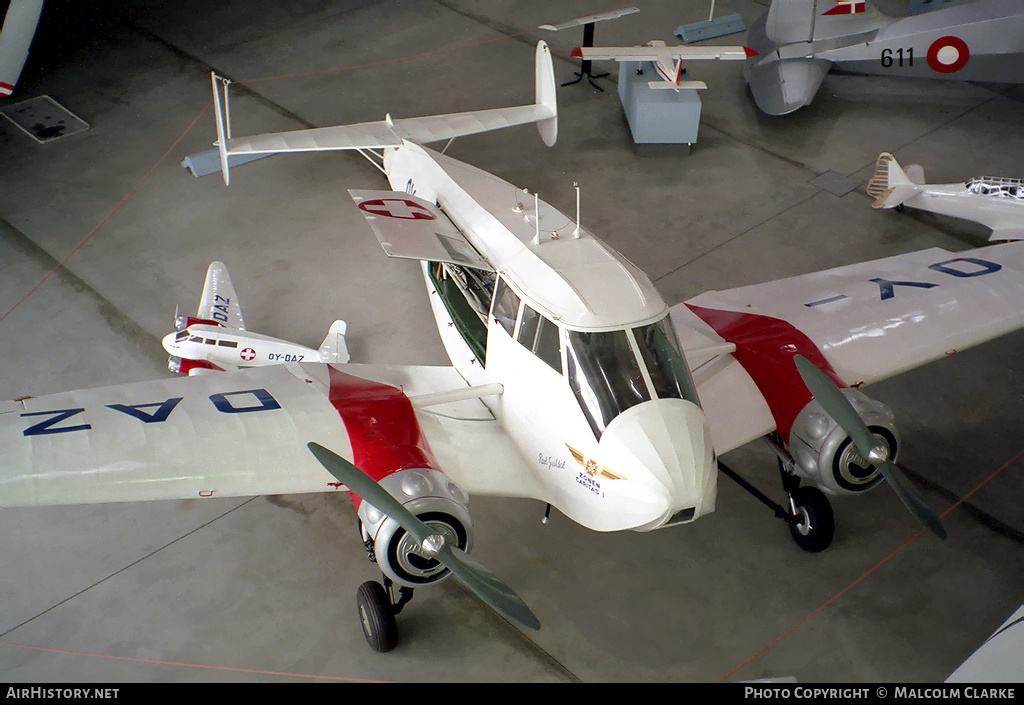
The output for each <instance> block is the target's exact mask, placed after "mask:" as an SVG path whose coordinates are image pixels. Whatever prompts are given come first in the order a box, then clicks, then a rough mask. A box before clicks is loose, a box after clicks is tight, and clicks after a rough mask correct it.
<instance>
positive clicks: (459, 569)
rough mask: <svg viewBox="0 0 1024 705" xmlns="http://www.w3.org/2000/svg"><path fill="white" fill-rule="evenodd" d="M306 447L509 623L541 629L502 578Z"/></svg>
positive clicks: (329, 454)
mask: <svg viewBox="0 0 1024 705" xmlns="http://www.w3.org/2000/svg"><path fill="white" fill-rule="evenodd" d="M306 445H307V447H308V448H309V450H310V452H312V453H313V455H314V456H316V459H317V460H319V461H320V464H321V465H323V466H324V467H325V468H326V469H327V472H329V473H331V474H332V475H333V476H334V477H335V478H337V479H338V481H339V482H341V483H342V484H344V485H345V487H347V488H348V489H349V490H350V491H352V492H355V493H356V494H357V495H359V496H360V497H361V498H362V499H363V500H365V501H367V502H369V503H370V504H372V505H373V506H374V507H376V508H377V509H379V510H380V511H381V512H383V513H384V514H387V515H388V516H389V517H391V518H392V519H394V520H395V521H396V522H398V524H399V526H401V527H402V528H403V529H405V530H406V531H407V532H409V534H410V535H411V536H412V537H413V538H414V539H416V541H417V542H418V543H419V544H420V547H421V548H422V550H423V552H424V553H425V554H426V555H429V556H431V557H432V558H435V559H436V560H438V561H440V562H441V563H442V564H443V565H444V566H445V567H446V568H447V569H448V570H450V571H451V572H452V575H454V576H455V577H456V578H458V579H459V581H460V582H462V584H464V585H465V586H466V587H468V588H469V589H470V590H472V591H473V592H474V593H476V595H477V596H478V597H479V598H480V599H482V600H483V601H484V602H486V603H487V604H488V605H490V606H491V607H493V608H494V609H495V610H497V611H498V612H499V613H500V614H502V615H503V616H505V617H507V618H508V619H511V620H512V621H514V622H516V623H518V624H521V625H523V626H524V627H529V628H530V629H540V621H539V620H538V619H537V617H536V616H535V615H534V614H533V612H531V611H530V608H529V607H527V606H526V603H525V602H523V600H522V599H521V598H520V597H519V596H518V595H516V594H515V593H514V592H513V591H512V588H510V587H509V586H508V585H506V584H505V583H504V582H502V581H501V579H500V578H498V577H497V576H496V575H494V574H493V573H491V572H490V571H489V570H487V569H486V568H484V567H483V566H482V565H480V564H479V563H477V562H476V561H475V560H473V559H472V558H470V557H469V554H467V553H466V552H465V551H463V550H462V549H460V548H459V547H458V546H451V545H449V544H448V543H447V542H446V541H445V538H444V537H443V536H442V535H441V534H439V533H437V532H435V531H432V530H431V528H430V527H429V526H427V525H426V524H425V523H423V522H422V521H420V520H419V518H417V517H416V515H414V514H413V513H412V512H410V511H409V510H408V509H406V508H405V507H404V506H403V505H402V504H401V503H400V502H399V501H398V500H397V499H395V498H394V497H392V496H391V495H390V494H389V493H388V491H387V490H385V489H384V488H383V487H381V486H380V485H378V484H377V483H376V482H374V481H373V480H372V479H370V478H369V477H367V475H366V473H364V472H362V471H361V470H360V469H359V468H357V467H356V466H355V465H353V464H352V463H350V462H349V461H347V460H345V459H344V458H342V457H341V456H340V455H338V454H337V453H335V452H333V451H331V450H328V449H327V448H324V447H323V446H322V445H320V444H318V443H313V442H310V443H307V444H306Z"/></svg>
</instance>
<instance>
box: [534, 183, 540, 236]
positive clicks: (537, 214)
mask: <svg viewBox="0 0 1024 705" xmlns="http://www.w3.org/2000/svg"><path fill="white" fill-rule="evenodd" d="M533 220H534V222H535V223H536V225H537V235H536V239H537V244H540V197H539V196H538V195H537V194H533Z"/></svg>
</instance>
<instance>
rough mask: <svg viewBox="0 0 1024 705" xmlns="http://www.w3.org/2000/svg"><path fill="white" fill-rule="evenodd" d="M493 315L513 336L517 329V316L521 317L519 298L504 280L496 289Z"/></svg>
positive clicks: (501, 280) (499, 281) (499, 282)
mask: <svg viewBox="0 0 1024 705" xmlns="http://www.w3.org/2000/svg"><path fill="white" fill-rule="evenodd" d="M491 315H492V316H494V319H495V320H496V321H497V322H498V323H499V324H501V327H502V328H504V329H505V330H506V331H507V332H508V334H509V335H512V333H513V331H515V329H516V316H518V315H519V297H518V296H517V295H516V292H514V291H512V289H511V288H509V285H508V284H506V283H505V280H504V279H499V280H498V284H497V286H496V287H495V289H494V308H493V309H492V311H491Z"/></svg>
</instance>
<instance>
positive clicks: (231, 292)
mask: <svg viewBox="0 0 1024 705" xmlns="http://www.w3.org/2000/svg"><path fill="white" fill-rule="evenodd" d="M196 315H197V316H198V317H199V318H201V319H204V320H210V321H216V322H217V323H219V324H221V325H223V326H227V327H228V328H237V329H238V330H245V321H244V320H243V319H242V306H241V304H240V303H239V301H238V294H236V293H235V286H234V284H232V283H231V276H230V275H229V274H228V268H227V267H226V266H225V265H224V263H223V262H211V263H210V267H209V268H208V269H207V270H206V284H205V285H204V286H203V295H202V297H201V298H200V299H199V311H198V312H197V314H196Z"/></svg>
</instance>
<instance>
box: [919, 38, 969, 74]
mask: <svg viewBox="0 0 1024 705" xmlns="http://www.w3.org/2000/svg"><path fill="white" fill-rule="evenodd" d="M970 58H971V50H970V49H968V48H967V42H965V41H964V40H963V39H961V38H960V37H954V36H948V37H940V38H939V39H936V40H935V41H934V42H932V45H931V46H930V47H928V65H929V66H931V67H932V69H934V70H935V71H938V72H939V73H954V72H955V71H959V70H960V69H962V68H963V67H964V66H966V65H967V60H968V59H970Z"/></svg>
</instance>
